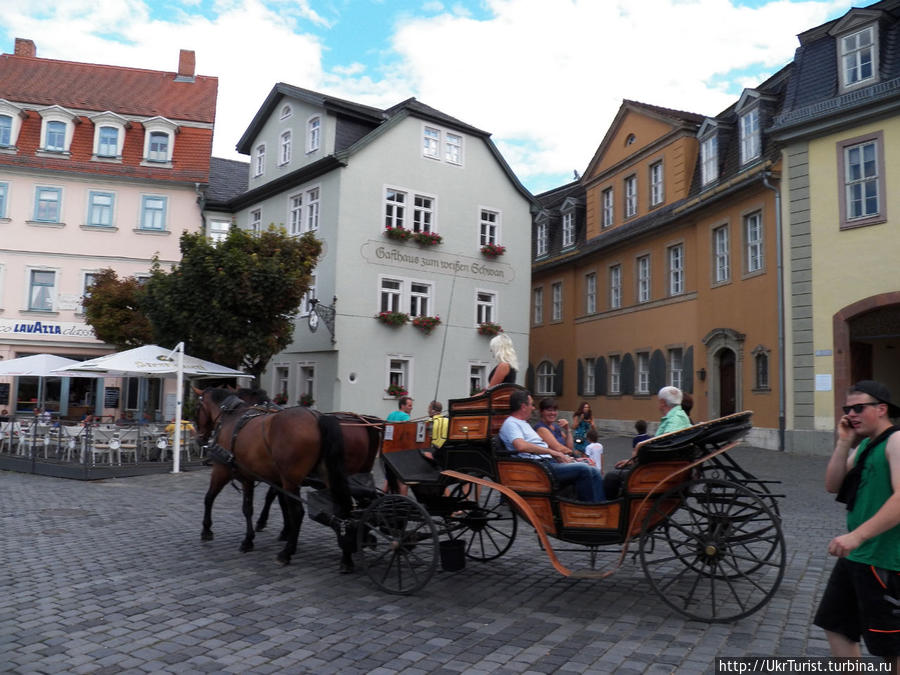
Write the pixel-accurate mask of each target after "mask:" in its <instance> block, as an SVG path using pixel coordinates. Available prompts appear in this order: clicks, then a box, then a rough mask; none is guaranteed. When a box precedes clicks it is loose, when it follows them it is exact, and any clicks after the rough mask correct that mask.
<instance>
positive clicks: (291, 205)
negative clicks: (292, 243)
mask: <svg viewBox="0 0 900 675" xmlns="http://www.w3.org/2000/svg"><path fill="white" fill-rule="evenodd" d="M302 231H303V193H302V192H298V193H297V194H295V195H291V196H290V197H288V234H291V235H294V236H296V235H299V234H300V233H301V232H302Z"/></svg>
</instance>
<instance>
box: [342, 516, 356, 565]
mask: <svg viewBox="0 0 900 675" xmlns="http://www.w3.org/2000/svg"><path fill="white" fill-rule="evenodd" d="M338 546H340V547H341V568H340V571H341V574H350V573H351V572H353V570H354V569H355V565H354V564H353V554H354V553H356V527H355V526H354V525H352V524H351V523H349V522H347V521H342V522H341V525H340V527H339V528H338Z"/></svg>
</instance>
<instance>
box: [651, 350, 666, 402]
mask: <svg viewBox="0 0 900 675" xmlns="http://www.w3.org/2000/svg"><path fill="white" fill-rule="evenodd" d="M666 384H667V383H666V357H665V356H664V355H663V353H662V350H661V349H657V350H656V351H654V352H653V354H651V355H650V393H651V394H655V393H656V392H658V391H659V390H660V389H662V388H663V387H665V386H666Z"/></svg>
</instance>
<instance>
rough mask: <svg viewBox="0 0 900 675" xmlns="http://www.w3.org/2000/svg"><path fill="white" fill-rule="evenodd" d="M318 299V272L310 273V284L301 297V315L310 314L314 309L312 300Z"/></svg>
mask: <svg viewBox="0 0 900 675" xmlns="http://www.w3.org/2000/svg"><path fill="white" fill-rule="evenodd" d="M315 299H316V274H315V273H313V274H310V275H309V286H307V287H306V293H304V294H303V296H302V297H301V298H300V316H309V313H310V311H311V310H312V305H311V304H310V302H311V301H312V300H315Z"/></svg>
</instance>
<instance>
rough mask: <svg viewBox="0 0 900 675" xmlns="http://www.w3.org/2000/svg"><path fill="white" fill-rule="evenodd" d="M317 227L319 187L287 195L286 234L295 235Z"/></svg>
mask: <svg viewBox="0 0 900 675" xmlns="http://www.w3.org/2000/svg"><path fill="white" fill-rule="evenodd" d="M317 229H319V188H317V187H315V188H310V189H309V190H306V191H305V192H302V191H301V192H298V193H296V194H293V195H291V196H290V197H288V234H291V235H293V236H297V235H300V234H303V233H304V232H311V231H315V230H317Z"/></svg>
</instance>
